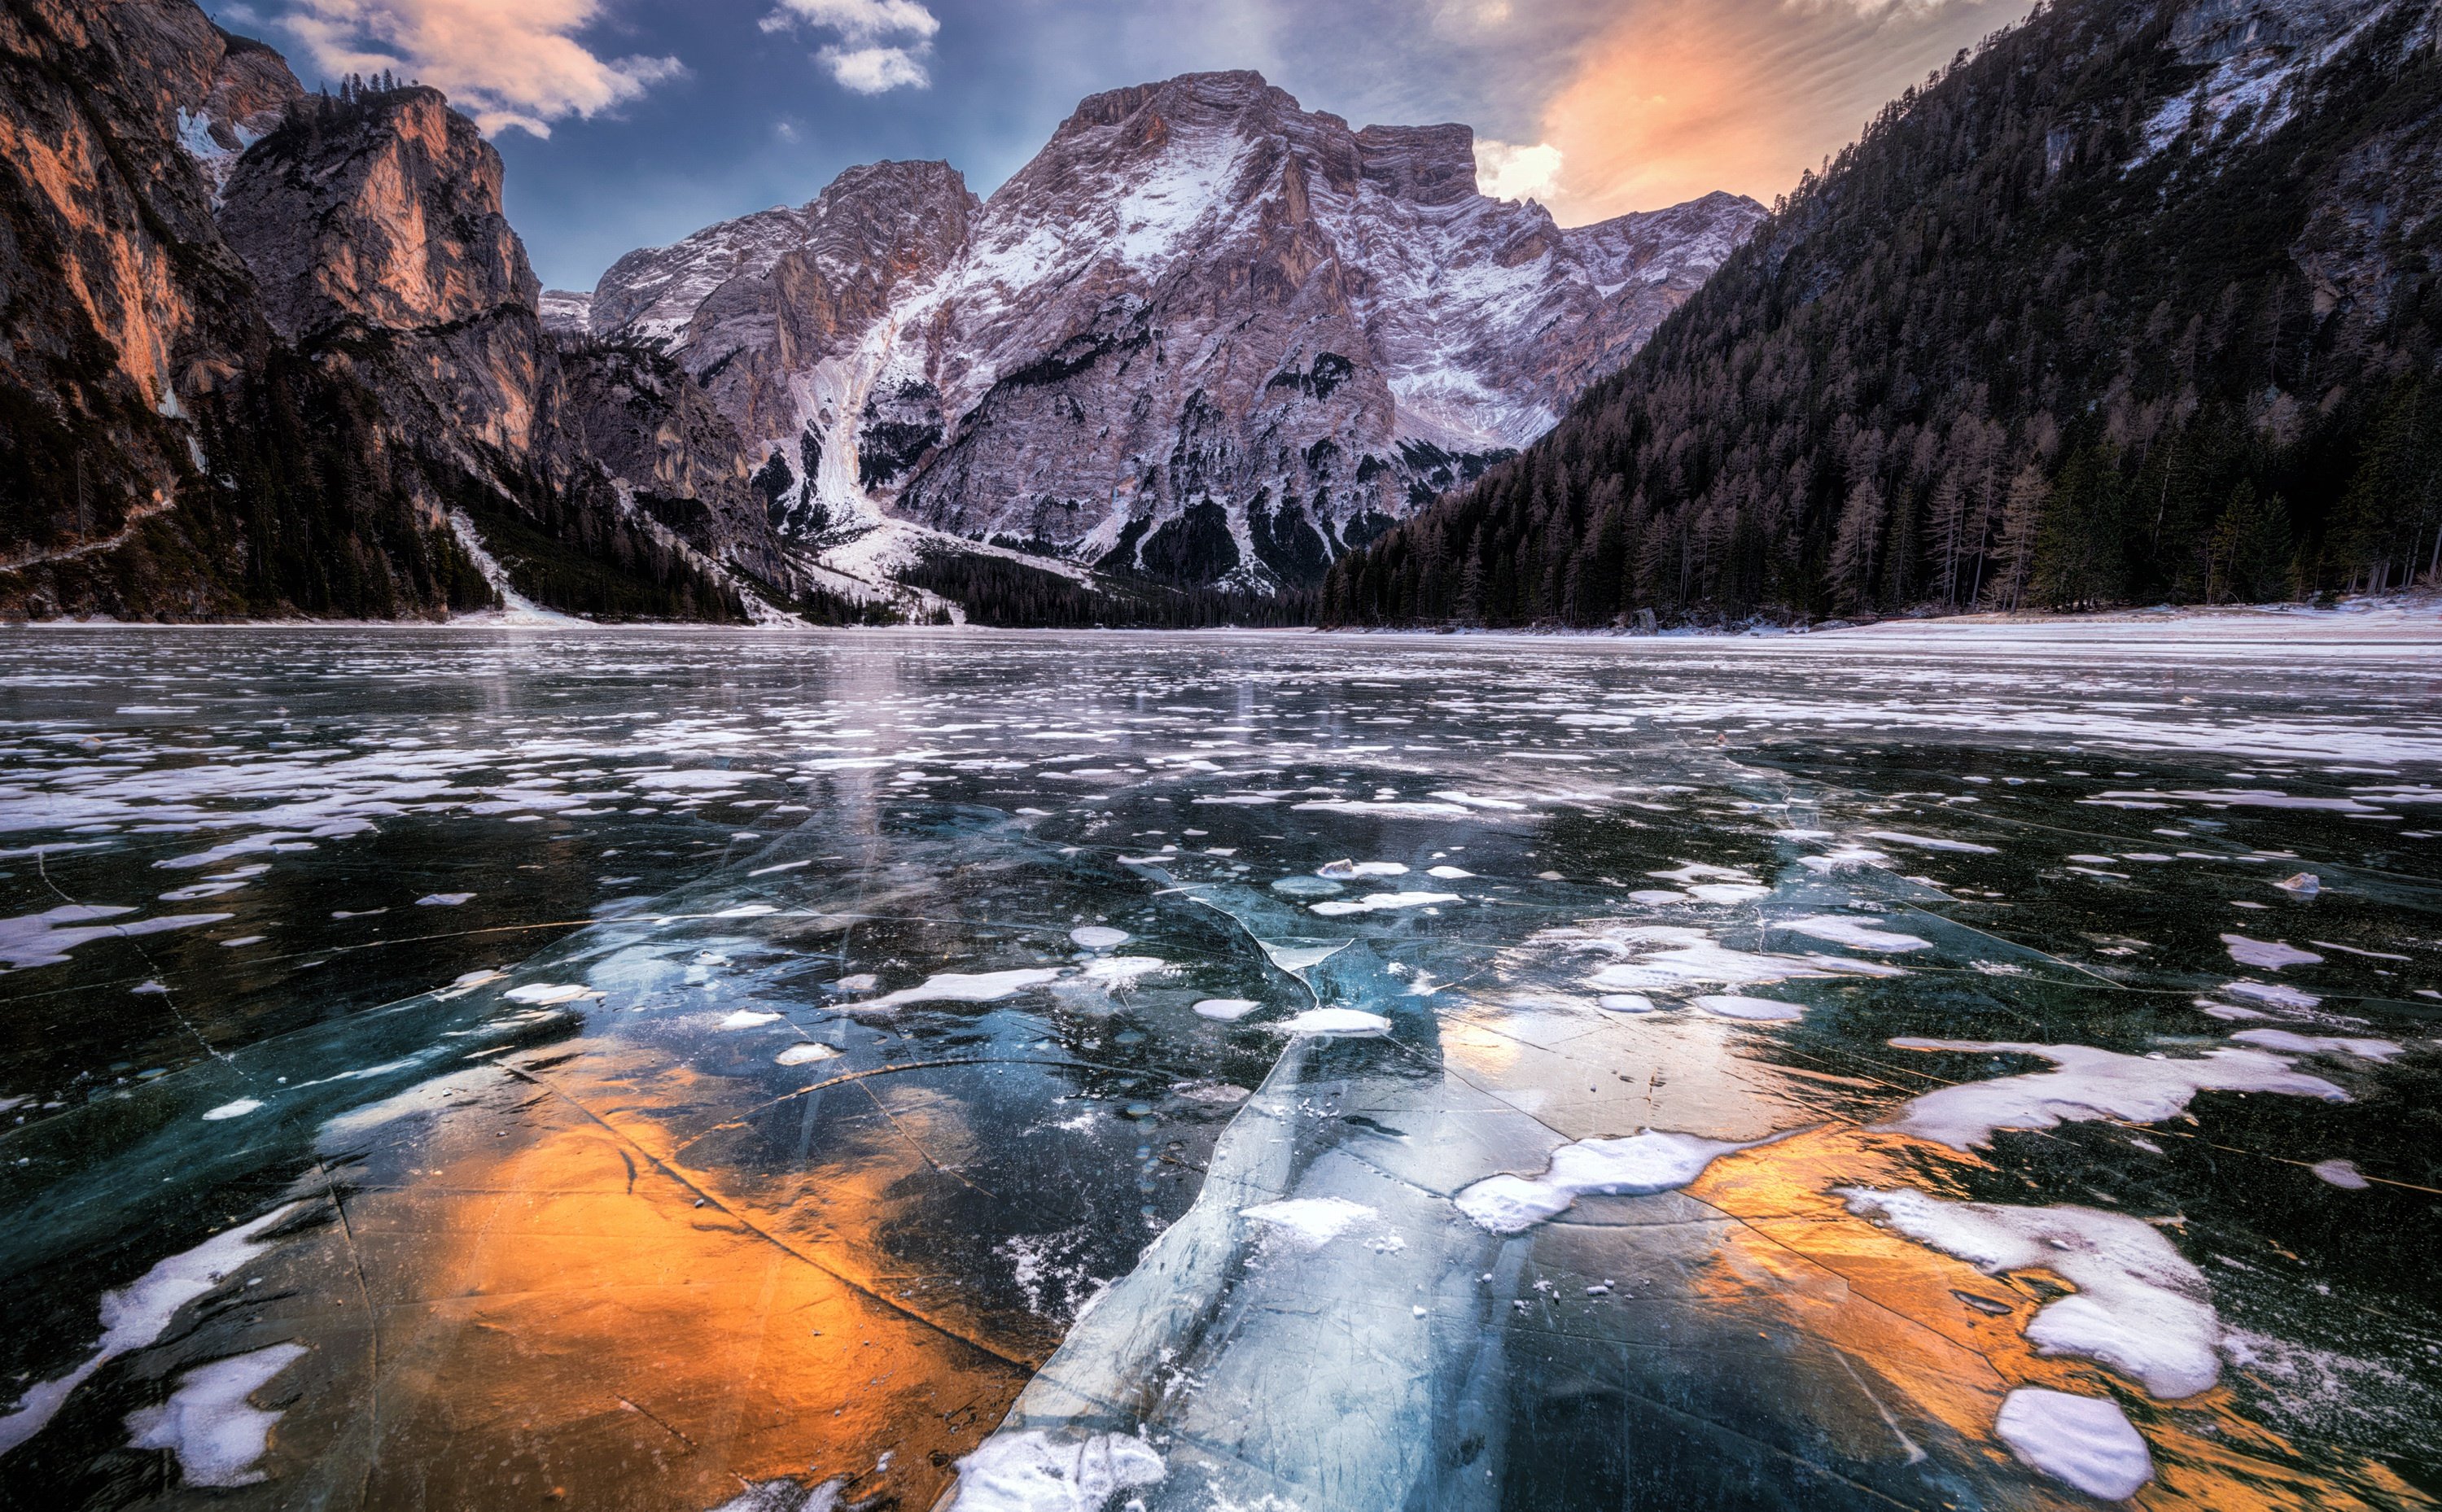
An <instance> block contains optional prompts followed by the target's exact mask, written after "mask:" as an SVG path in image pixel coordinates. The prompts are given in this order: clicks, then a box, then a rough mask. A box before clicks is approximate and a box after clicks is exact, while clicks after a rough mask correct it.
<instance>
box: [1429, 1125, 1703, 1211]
mask: <svg viewBox="0 0 2442 1512" xmlns="http://www.w3.org/2000/svg"><path fill="white" fill-rule="evenodd" d="M1745 1148H1747V1146H1745V1145H1742V1144H1725V1143H1723V1142H1722V1141H1721V1140H1718V1139H1699V1138H1698V1137H1696V1136H1695V1135H1692V1134H1672V1133H1670V1132H1668V1131H1667V1130H1661V1129H1648V1130H1646V1131H1645V1132H1644V1133H1642V1134H1635V1135H1631V1136H1629V1137H1628V1138H1626V1139H1581V1140H1579V1141H1577V1142H1576V1143H1575V1144H1564V1145H1562V1146H1560V1147H1559V1148H1558V1149H1557V1150H1555V1151H1553V1152H1552V1163H1551V1165H1550V1167H1549V1168H1548V1169H1546V1170H1545V1171H1544V1173H1543V1174H1542V1175H1540V1176H1533V1177H1527V1176H1519V1175H1497V1176H1486V1177H1485V1178H1484V1179H1483V1180H1481V1181H1478V1182H1476V1183H1475V1184H1474V1185H1473V1186H1470V1187H1468V1188H1467V1190H1466V1191H1464V1192H1461V1193H1459V1194H1458V1196H1457V1197H1456V1199H1454V1200H1455V1201H1456V1202H1457V1204H1458V1211H1461V1212H1463V1213H1465V1214H1467V1217H1468V1218H1469V1219H1470V1220H1472V1221H1473V1222H1474V1224H1475V1225H1476V1227H1477V1228H1479V1229H1483V1230H1487V1231H1489V1232H1492V1233H1523V1232H1525V1231H1526V1230H1529V1229H1531V1228H1533V1227H1534V1226H1535V1225H1537V1224H1539V1223H1541V1222H1543V1221H1544V1220H1546V1219H1548V1218H1557V1217H1558V1216H1559V1215H1560V1214H1561V1213H1563V1212H1566V1211H1569V1209H1570V1208H1572V1207H1574V1206H1576V1200H1577V1199H1578V1198H1579V1197H1589V1196H1645V1195H1648V1194H1649V1193H1656V1192H1675V1191H1677V1190H1678V1189H1679V1188H1681V1187H1684V1186H1686V1185H1687V1184H1688V1183H1689V1182H1691V1181H1693V1180H1695V1179H1696V1178H1697V1177H1698V1176H1700V1175H1704V1168H1705V1167H1706V1166H1709V1165H1711V1164H1712V1163H1713V1162H1714V1161H1715V1160H1717V1159H1719V1158H1721V1157H1722V1156H1725V1155H1728V1154H1730V1153H1731V1152H1732V1151H1735V1150H1743V1149H1745Z"/></svg>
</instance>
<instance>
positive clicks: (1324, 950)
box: [1255, 939, 1350, 975]
mask: <svg viewBox="0 0 2442 1512" xmlns="http://www.w3.org/2000/svg"><path fill="white" fill-rule="evenodd" d="M1255 943H1257V944H1258V945H1261V946H1262V947H1263V949H1264V956H1265V958H1266V959H1267V960H1269V961H1270V962H1271V963H1272V964H1273V965H1275V966H1277V967H1279V968H1280V969H1281V970H1283V971H1285V972H1287V973H1288V974H1289V975H1297V974H1298V973H1299V972H1302V971H1305V970H1307V969H1308V968H1310V967H1315V966H1320V965H1321V964H1322V963H1323V962H1324V961H1327V960H1329V959H1331V957H1333V956H1337V955H1339V953H1340V952H1341V951H1343V950H1346V949H1347V948H1348V947H1349V944H1350V941H1348V940H1344V939H1343V940H1339V941H1336V942H1335V943H1332V944H1329V945H1275V944H1273V943H1272V942H1271V941H1270V940H1268V939H1261V940H1257V941H1256V942H1255Z"/></svg>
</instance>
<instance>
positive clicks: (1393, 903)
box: [1305, 892, 1461, 919]
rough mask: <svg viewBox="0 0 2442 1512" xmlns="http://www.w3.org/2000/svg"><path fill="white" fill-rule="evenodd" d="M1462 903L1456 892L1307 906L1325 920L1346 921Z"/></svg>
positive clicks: (1393, 894) (1373, 895)
mask: <svg viewBox="0 0 2442 1512" xmlns="http://www.w3.org/2000/svg"><path fill="white" fill-rule="evenodd" d="M1460 901H1461V900H1460V898H1459V895H1458V894H1456V893H1454V892H1370V893H1367V894H1366V895H1365V896H1364V897H1362V898H1334V899H1331V900H1329V901H1328V902H1319V903H1308V904H1306V905H1305V906H1306V908H1307V910H1308V911H1309V912H1311V913H1316V914H1320V915H1321V916H1322V917H1323V918H1325V919H1344V918H1346V917H1348V916H1349V915H1351V914H1378V913H1384V912H1388V911H1390V910H1393V909H1399V908H1425V907H1430V906H1431V905H1432V904H1434V903H1454V902H1460Z"/></svg>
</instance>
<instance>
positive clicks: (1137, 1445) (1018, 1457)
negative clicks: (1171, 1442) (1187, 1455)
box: [943, 1430, 1168, 1512]
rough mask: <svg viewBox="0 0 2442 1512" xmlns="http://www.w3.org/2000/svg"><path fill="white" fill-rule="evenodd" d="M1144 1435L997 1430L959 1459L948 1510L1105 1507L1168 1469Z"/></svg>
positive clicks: (1036, 1511)
mask: <svg viewBox="0 0 2442 1512" xmlns="http://www.w3.org/2000/svg"><path fill="white" fill-rule="evenodd" d="M1167 1468H1168V1467H1167V1466H1164V1465H1163V1463H1162V1458H1161V1455H1160V1454H1159V1453H1157V1452H1156V1451H1155V1449H1154V1448H1153V1446H1152V1445H1150V1444H1147V1443H1145V1442H1144V1441H1143V1440H1142V1439H1138V1438H1131V1437H1129V1436H1128V1435H1126V1434H1124V1433H1097V1434H1095V1435H1094V1436H1092V1437H1091V1438H1088V1439H1085V1440H1084V1441H1083V1442H1077V1441H1073V1440H1068V1439H1062V1438H1054V1437H1053V1436H1052V1435H1051V1434H1049V1433H1046V1432H1042V1431H1040V1430H1029V1431H1027V1432H1022V1433H1010V1432H1000V1433H994V1434H993V1436H992V1437H990V1438H988V1439H985V1440H984V1441H983V1442H982V1443H981V1444H979V1445H977V1446H976V1447H975V1452H974V1453H973V1454H970V1455H968V1456H967V1457H966V1458H964V1459H962V1460H960V1461H958V1483H957V1490H956V1491H955V1492H954V1493H953V1494H952V1496H951V1498H950V1501H949V1503H948V1505H947V1506H946V1507H944V1508H943V1512H1103V1506H1104V1504H1105V1503H1108V1502H1109V1501H1110V1499H1111V1498H1112V1496H1113V1495H1115V1494H1116V1493H1118V1492H1120V1491H1123V1490H1126V1489H1127V1488H1129V1487H1130V1486H1138V1485H1154V1484H1155V1483H1156V1482H1157V1481H1159V1480H1160V1479H1161V1478H1162V1476H1163V1475H1164V1474H1165V1473H1167Z"/></svg>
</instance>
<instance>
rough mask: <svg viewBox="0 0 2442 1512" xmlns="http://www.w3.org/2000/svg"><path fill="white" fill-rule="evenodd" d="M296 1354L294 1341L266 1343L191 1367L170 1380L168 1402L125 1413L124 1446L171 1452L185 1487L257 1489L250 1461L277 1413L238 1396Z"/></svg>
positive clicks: (266, 1441)
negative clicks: (174, 1381) (175, 1384)
mask: <svg viewBox="0 0 2442 1512" xmlns="http://www.w3.org/2000/svg"><path fill="white" fill-rule="evenodd" d="M304 1354H305V1346H304V1345H302V1344H274V1345H272V1346H271V1347H270V1348H268V1349H258V1350H256V1351H254V1352H253V1353H252V1354H247V1355H235V1356H231V1357H229V1358H228V1359H216V1360H213V1361H212V1362H211V1363H210V1364H209V1365H198V1366H196V1367H195V1368H194V1369H193V1370H191V1371H189V1372H187V1373H186V1374H185V1375H181V1376H179V1377H178V1388H177V1390H176V1391H174V1392H172V1393H171V1394H170V1399H169V1400H168V1401H166V1402H164V1403H162V1404H161V1405H160V1406H158V1407H142V1408H138V1409H137V1410H136V1411H135V1412H130V1413H128V1414H127V1428H128V1431H129V1432H130V1433H131V1434H132V1435H133V1436H132V1437H130V1438H129V1439H128V1441H127V1443H128V1447H129V1448H139V1449H169V1450H171V1451H172V1452H173V1453H174V1454H175V1455H177V1457H178V1474H179V1476H180V1478H181V1479H183V1480H184V1481H185V1482H186V1484H187V1485H258V1484H260V1483H261V1482H263V1481H264V1480H265V1479H266V1477H265V1476H264V1473H263V1472H262V1471H261V1470H258V1469H256V1468H255V1467H254V1464H255V1462H256V1461H257V1460H260V1459H262V1458H263V1452H264V1449H265V1448H269V1446H270V1442H271V1425H272V1424H274V1423H277V1422H279V1421H280V1414H279V1413H278V1412H264V1411H263V1410H262V1409H261V1408H258V1407H256V1406H254V1405H253V1404H251V1403H249V1402H248V1401H247V1400H246V1398H247V1397H248V1396H251V1395H252V1394H254V1393H256V1392H257V1391H260V1390H261V1389H262V1388H264V1386H266V1385H268V1384H270V1382H271V1378H272V1377H273V1376H275V1375H279V1374H280V1373H281V1372H282V1371H283V1370H286V1369H287V1368H288V1367H289V1366H290V1365H291V1364H293V1363H295V1362H296V1361H297V1360H298V1359H300V1358H301V1357H303V1356H304Z"/></svg>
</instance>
